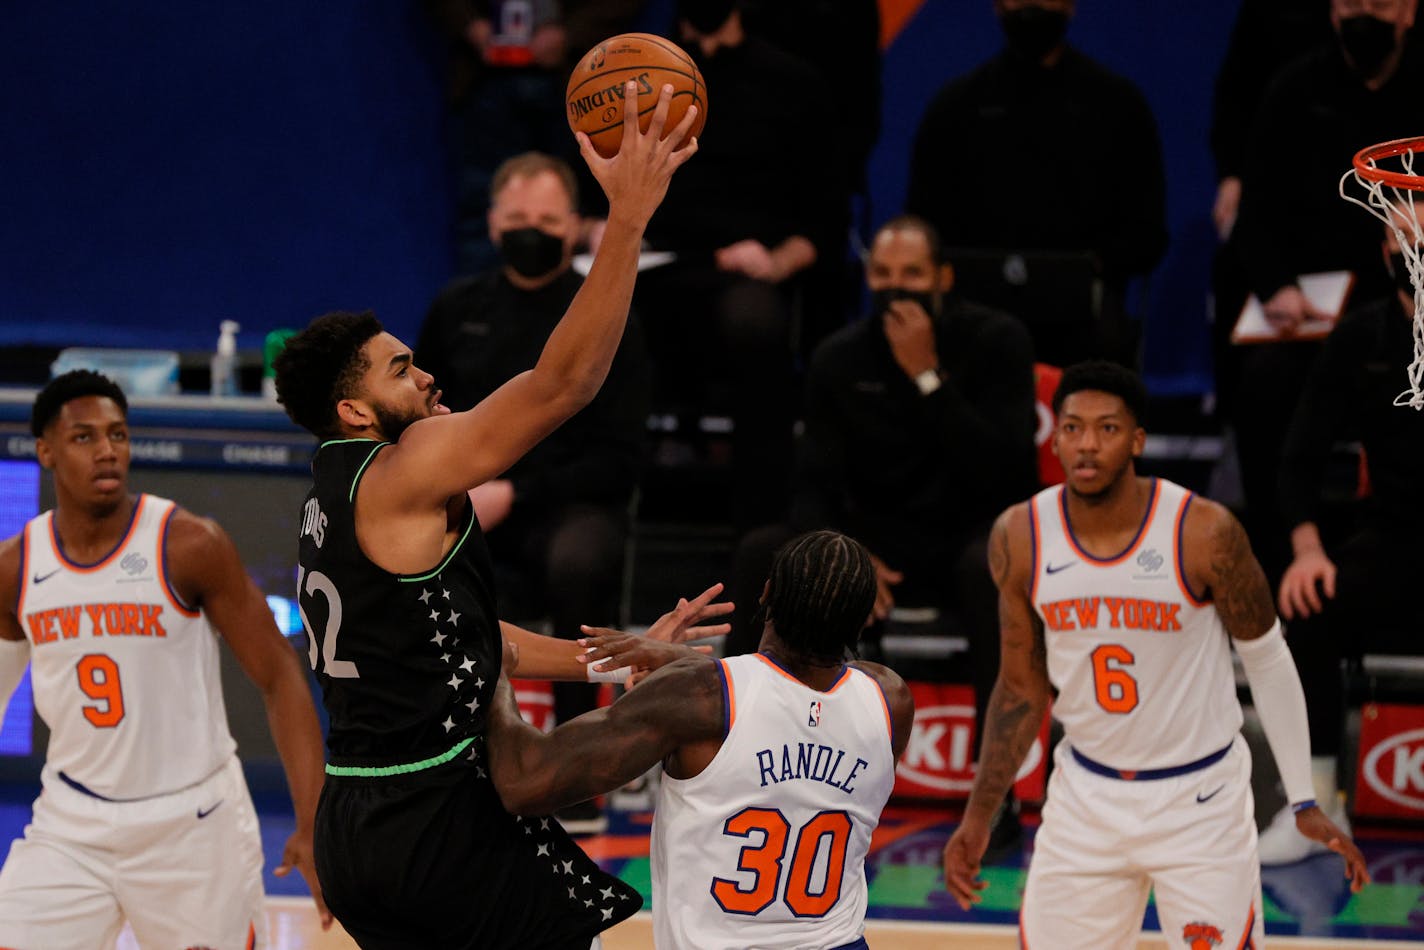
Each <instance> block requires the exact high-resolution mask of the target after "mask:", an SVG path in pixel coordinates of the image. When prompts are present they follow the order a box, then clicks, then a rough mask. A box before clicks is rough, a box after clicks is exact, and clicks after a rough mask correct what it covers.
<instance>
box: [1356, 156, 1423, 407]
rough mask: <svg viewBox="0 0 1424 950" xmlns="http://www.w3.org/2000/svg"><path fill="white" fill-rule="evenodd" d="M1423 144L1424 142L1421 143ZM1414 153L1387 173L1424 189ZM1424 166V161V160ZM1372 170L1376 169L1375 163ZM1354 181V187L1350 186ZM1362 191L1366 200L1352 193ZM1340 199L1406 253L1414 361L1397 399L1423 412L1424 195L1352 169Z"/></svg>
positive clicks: (1401, 158) (1396, 159)
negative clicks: (1423, 211) (1377, 223)
mask: <svg viewBox="0 0 1424 950" xmlns="http://www.w3.org/2000/svg"><path fill="white" fill-rule="evenodd" d="M1421 144H1424V143H1421ZM1415 157H1416V155H1415V150H1414V149H1413V148H1410V149H1406V150H1405V151H1403V152H1402V153H1400V154H1399V155H1394V156H1389V157H1388V158H1386V159H1384V161H1386V162H1388V163H1389V164H1391V165H1392V164H1394V163H1396V162H1397V163H1398V167H1397V168H1388V169H1387V170H1388V171H1391V172H1396V173H1400V172H1402V173H1404V174H1406V175H1413V176H1415V178H1416V180H1417V181H1418V182H1419V188H1420V189H1424V174H1421V173H1420V172H1416V171H1415V170H1414V159H1415ZM1421 164H1424V159H1421ZM1370 165H1371V167H1383V166H1376V165H1375V162H1374V161H1373V160H1371V161H1370ZM1352 182H1353V188H1352V187H1351V183H1352ZM1360 190H1362V191H1363V195H1364V196H1363V197H1359V196H1358V195H1357V194H1353V193H1352V191H1360ZM1340 197H1341V198H1344V199H1345V200H1346V201H1349V202H1352V203H1353V204H1357V205H1359V206H1360V207H1361V208H1364V209H1365V210H1366V211H1368V212H1369V213H1370V214H1372V215H1374V216H1375V217H1376V218H1378V219H1379V220H1381V221H1383V222H1384V223H1385V224H1387V225H1388V226H1389V228H1390V230H1391V231H1393V232H1394V236H1395V239H1396V240H1398V241H1399V247H1400V250H1401V251H1403V252H1404V263H1405V266H1406V267H1408V268H1409V280H1410V282H1411V283H1412V284H1413V285H1414V362H1412V363H1410V364H1409V388H1408V389H1407V390H1405V391H1404V392H1402V393H1400V394H1399V396H1397V397H1396V398H1395V400H1394V404H1395V405H1396V406H1409V407H1410V408H1411V409H1424V261H1421V252H1424V228H1421V227H1420V224H1419V210H1420V207H1421V206H1424V193H1420V192H1418V191H1416V190H1414V189H1411V188H1399V187H1396V186H1394V185H1388V184H1385V183H1384V182H1381V181H1374V180H1372V179H1370V178H1368V177H1366V176H1365V175H1362V174H1360V172H1359V170H1358V169H1356V168H1353V167H1352V168H1351V169H1350V170H1349V171H1348V172H1346V173H1345V175H1344V177H1342V178H1341V179H1340Z"/></svg>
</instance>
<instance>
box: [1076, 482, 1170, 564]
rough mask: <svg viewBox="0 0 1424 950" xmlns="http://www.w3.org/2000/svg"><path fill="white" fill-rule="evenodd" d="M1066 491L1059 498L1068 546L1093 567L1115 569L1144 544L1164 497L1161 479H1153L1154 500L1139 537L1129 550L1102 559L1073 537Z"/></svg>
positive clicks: (1148, 504) (1149, 507) (1138, 532)
mask: <svg viewBox="0 0 1424 950" xmlns="http://www.w3.org/2000/svg"><path fill="white" fill-rule="evenodd" d="M1064 491H1065V489H1061V488H1060V489H1059V492H1060V494H1059V496H1058V517H1059V518H1061V519H1062V520H1063V535H1064V537H1066V538H1067V539H1068V544H1069V546H1070V547H1072V548H1073V550H1074V551H1076V552H1077V553H1078V556H1079V557H1081V558H1083V560H1084V561H1086V562H1087V563H1088V564H1089V565H1091V566H1093V567H1113V566H1114V565H1117V564H1121V563H1122V562H1123V561H1126V560H1127V559H1128V558H1129V557H1131V556H1132V555H1133V554H1134V553H1136V551H1137V549H1138V547H1140V546H1141V544H1142V539H1143V538H1145V537H1147V532H1148V530H1149V529H1150V528H1151V527H1152V518H1153V516H1155V515H1156V514H1157V499H1158V498H1160V497H1161V496H1162V482H1161V480H1160V479H1156V478H1154V479H1152V498H1151V500H1150V501H1148V502H1147V513H1146V514H1145V515H1143V516H1142V524H1140V525H1138V526H1137V535H1136V536H1135V537H1133V539H1132V541H1131V543H1129V544H1128V546H1127V549H1126V550H1125V551H1123V552H1122V553H1121V554H1119V555H1117V556H1116V557H1109V558H1102V557H1096V556H1094V555H1092V554H1089V553H1088V552H1087V551H1084V550H1083V549H1082V547H1081V546H1079V544H1078V539H1077V538H1075V537H1073V525H1072V524H1071V523H1069V521H1068V498H1067V495H1065V494H1063V492H1064Z"/></svg>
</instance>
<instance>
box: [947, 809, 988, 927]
mask: <svg viewBox="0 0 1424 950" xmlns="http://www.w3.org/2000/svg"><path fill="white" fill-rule="evenodd" d="M988 847H989V828H988V826H987V825H985V824H984V823H983V822H979V821H973V820H971V819H970V818H969V817H968V816H966V817H965V820H964V821H961V822H960V823H959V827H958V828H956V829H954V834H953V835H951V836H950V838H949V841H948V842H946V844H945V846H944V888H945V890H947V891H949V896H951V897H953V898H954V900H955V902H956V903H958V904H959V906H960V908H961V909H963V910H969V909H970V908H971V907H973V906H974V905H975V904H977V903H979V901H980V900H982V899H983V898H982V896H981V895H980V893H979V892H980V891H982V890H983V889H984V888H986V887H988V886H989V885H988V882H987V881H985V880H984V879H983V878H981V877H980V876H979V862H980V861H981V860H982V859H983V857H984V851H985V849H987V848H988Z"/></svg>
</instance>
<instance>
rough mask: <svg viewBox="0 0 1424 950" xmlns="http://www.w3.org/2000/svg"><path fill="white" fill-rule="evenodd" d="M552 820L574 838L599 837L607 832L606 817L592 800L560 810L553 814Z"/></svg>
mask: <svg viewBox="0 0 1424 950" xmlns="http://www.w3.org/2000/svg"><path fill="white" fill-rule="evenodd" d="M554 818H555V819H556V820H557V821H558V822H559V824H561V825H563V826H564V831H566V832H568V833H569V834H570V835H572V836H573V837H575V838H582V837H587V836H588V835H601V834H603V833H604V832H605V831H607V830H608V817H607V816H606V815H604V814H603V809H601V808H599V807H598V803H597V802H594V801H592V800H590V801H585V802H578V803H577V804H574V805H570V806H569V807H567V808H560V809H559V810H558V811H556V812H554Z"/></svg>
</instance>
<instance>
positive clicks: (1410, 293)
mask: <svg viewBox="0 0 1424 950" xmlns="http://www.w3.org/2000/svg"><path fill="white" fill-rule="evenodd" d="M1389 271H1390V273H1391V274H1393V275H1394V286H1396V287H1398V288H1399V291H1400V293H1402V294H1404V295H1405V296H1406V297H1408V298H1409V299H1410V300H1413V299H1414V281H1412V280H1410V279H1409V264H1408V262H1406V261H1405V259H1404V252H1403V251H1398V252H1396V253H1394V254H1391V255H1390V256H1389Z"/></svg>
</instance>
